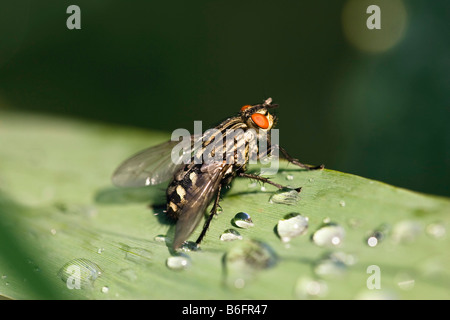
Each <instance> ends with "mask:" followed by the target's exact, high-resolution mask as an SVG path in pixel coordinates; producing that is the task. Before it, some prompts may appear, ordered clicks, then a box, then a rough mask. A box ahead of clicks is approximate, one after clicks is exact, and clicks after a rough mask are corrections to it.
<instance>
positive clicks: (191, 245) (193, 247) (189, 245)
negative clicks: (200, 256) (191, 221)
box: [180, 241, 200, 252]
mask: <svg viewBox="0 0 450 320" xmlns="http://www.w3.org/2000/svg"><path fill="white" fill-rule="evenodd" d="M180 250H181V251H184V252H190V251H199V250H200V246H199V245H198V243H196V242H194V241H185V242H183V244H182V245H181V246H180Z"/></svg>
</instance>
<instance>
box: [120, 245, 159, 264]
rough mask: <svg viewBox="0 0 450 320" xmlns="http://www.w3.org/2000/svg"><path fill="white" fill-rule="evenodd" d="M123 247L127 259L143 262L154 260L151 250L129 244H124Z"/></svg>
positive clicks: (147, 262) (148, 262)
mask: <svg viewBox="0 0 450 320" xmlns="http://www.w3.org/2000/svg"><path fill="white" fill-rule="evenodd" d="M121 249H122V250H123V251H125V259H127V260H129V261H133V262H135V263H141V264H150V263H151V262H152V257H153V253H152V252H151V251H150V250H147V249H144V248H139V247H129V246H127V245H122V248H121Z"/></svg>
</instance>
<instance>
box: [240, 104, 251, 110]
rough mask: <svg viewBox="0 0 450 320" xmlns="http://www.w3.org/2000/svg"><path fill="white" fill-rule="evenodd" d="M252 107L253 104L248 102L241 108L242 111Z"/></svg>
mask: <svg viewBox="0 0 450 320" xmlns="http://www.w3.org/2000/svg"><path fill="white" fill-rule="evenodd" d="M250 107H251V105H249V104H246V105H245V106H243V107H242V108H241V112H242V111H244V110H245V109H248V108H250Z"/></svg>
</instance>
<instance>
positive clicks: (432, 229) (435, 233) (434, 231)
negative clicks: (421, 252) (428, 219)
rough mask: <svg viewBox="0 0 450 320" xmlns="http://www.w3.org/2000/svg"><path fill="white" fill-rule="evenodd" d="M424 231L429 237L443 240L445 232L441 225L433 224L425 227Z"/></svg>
mask: <svg viewBox="0 0 450 320" xmlns="http://www.w3.org/2000/svg"><path fill="white" fill-rule="evenodd" d="M425 231H426V232H427V234H428V235H429V236H431V237H432V238H435V239H443V238H445V234H446V232H447V231H446V230H445V226H444V224H443V223H440V222H434V223H430V224H429V225H427V227H426V229H425Z"/></svg>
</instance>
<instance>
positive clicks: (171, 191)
mask: <svg viewBox="0 0 450 320" xmlns="http://www.w3.org/2000/svg"><path fill="white" fill-rule="evenodd" d="M277 106H278V105H276V104H272V99H271V98H268V99H267V100H265V101H264V102H263V103H262V104H255V105H245V106H243V107H242V108H241V110H240V112H239V113H238V114H237V115H236V116H233V117H230V118H228V119H226V120H225V121H223V122H222V123H220V124H219V125H218V126H217V127H215V128H214V129H215V130H214V131H213V134H211V133H208V134H207V133H206V132H208V131H210V130H207V131H206V132H205V133H203V135H202V136H201V137H198V136H197V137H195V136H190V146H191V147H192V146H193V148H192V150H191V151H190V152H189V153H188V156H187V158H186V154H182V155H180V158H179V159H178V161H174V158H173V152H172V150H173V148H174V147H175V146H176V145H177V144H178V143H179V142H178V141H168V142H165V143H162V144H160V145H157V146H153V147H151V148H148V149H145V150H143V151H141V152H139V153H137V154H136V155H134V156H132V157H131V158H129V159H127V160H125V161H124V162H123V163H122V164H121V165H120V166H119V167H118V168H117V169H116V171H115V172H114V174H113V177H112V181H113V183H114V184H115V185H117V186H120V187H141V186H148V185H156V184H160V183H162V182H164V181H167V180H169V179H171V181H170V183H169V186H168V187H167V191H166V198H167V209H166V213H167V214H168V215H169V216H170V217H171V218H173V219H174V220H176V221H177V222H176V226H175V237H174V240H173V247H174V249H177V248H179V247H180V246H181V245H182V244H183V242H185V241H186V240H187V239H188V238H189V236H190V235H191V234H192V232H193V231H194V230H195V229H196V227H197V226H198V225H199V223H200V221H201V219H202V216H203V213H204V211H205V210H206V208H207V206H208V205H209V204H210V203H211V202H212V201H213V202H214V204H213V207H212V209H211V211H210V214H209V216H208V218H207V219H206V221H205V223H204V226H203V229H202V231H201V233H200V235H199V237H198V239H197V241H196V243H197V244H200V242H201V241H202V239H203V237H204V236H205V234H206V231H207V230H208V227H209V225H210V223H211V221H212V218H213V217H214V216H215V215H216V214H217V209H218V207H219V201H220V191H221V189H222V188H223V187H225V186H227V185H229V184H230V183H231V182H232V180H233V179H234V178H236V177H243V178H249V179H254V180H258V181H261V182H263V183H268V184H271V185H273V186H275V187H277V188H279V189H282V188H285V186H282V185H280V184H278V183H275V182H273V181H271V180H269V179H268V178H265V177H262V176H259V175H256V174H250V173H246V169H247V164H248V163H249V160H250V159H251V157H252V156H255V155H256V159H257V160H260V159H262V158H264V157H267V156H269V155H271V154H272V151H273V150H272V148H274V147H275V148H276V149H278V150H279V151H280V152H281V154H282V155H283V156H284V158H285V159H286V160H288V161H289V162H290V163H292V164H294V165H297V166H299V167H301V168H304V169H307V170H315V169H323V168H324V166H323V165H320V166H310V165H306V164H303V163H301V162H299V161H298V160H297V159H295V158H292V157H291V156H290V155H289V154H288V153H287V152H286V150H284V149H283V148H282V147H281V146H279V145H274V146H271V144H270V143H269V144H268V146H269V147H268V148H267V149H265V150H264V151H263V150H260V149H261V148H260V147H259V145H258V144H256V143H250V142H251V141H255V139H256V140H258V139H263V138H264V139H266V140H267V142H269V141H270V137H271V130H272V128H273V126H274V124H275V120H276V118H275V116H274V115H272V114H271V113H269V110H270V109H272V108H275V107H277ZM236 131H239V132H240V133H241V135H238V136H235V137H234V138H233V139H232V143H231V144H228V141H229V140H227V139H225V138H228V136H229V133H230V132H236ZM216 138H217V140H218V141H226V143H223V142H220V143H215V144H213V141H216ZM235 138H236V139H235ZM221 139H222V140H221ZM211 146H213V147H214V148H211ZM224 146H225V148H223V147H224ZM206 156H207V157H206ZM182 158H183V159H184V161H181V160H182ZM211 158H214V161H205V159H209V160H211ZM198 159H203V160H202V161H198ZM186 160H187V161H186ZM296 190H297V192H300V190H301V188H297V189H296Z"/></svg>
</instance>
